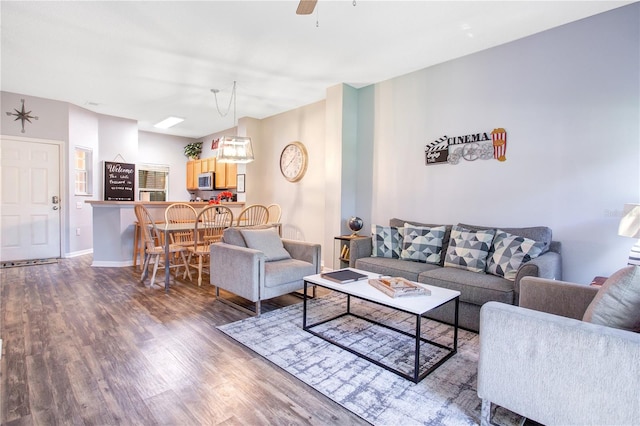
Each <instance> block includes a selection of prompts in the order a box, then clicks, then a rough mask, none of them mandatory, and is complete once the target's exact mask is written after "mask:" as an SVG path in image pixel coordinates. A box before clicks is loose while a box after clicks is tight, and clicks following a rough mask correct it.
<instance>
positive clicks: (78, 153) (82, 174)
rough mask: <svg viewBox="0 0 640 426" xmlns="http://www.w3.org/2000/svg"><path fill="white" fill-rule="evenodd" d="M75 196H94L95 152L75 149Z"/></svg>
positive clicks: (86, 149)
mask: <svg viewBox="0 0 640 426" xmlns="http://www.w3.org/2000/svg"><path fill="white" fill-rule="evenodd" d="M74 164H75V195H93V182H92V176H93V151H92V150H91V149H89V148H79V147H76V148H75V153H74Z"/></svg>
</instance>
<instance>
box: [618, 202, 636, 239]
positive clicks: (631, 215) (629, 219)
mask: <svg viewBox="0 0 640 426" xmlns="http://www.w3.org/2000/svg"><path fill="white" fill-rule="evenodd" d="M618 235H622V236H624V237H631V238H640V204H625V205H624V209H623V211H622V219H621V220H620V226H619V227H618Z"/></svg>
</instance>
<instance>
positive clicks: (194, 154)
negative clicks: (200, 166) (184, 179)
mask: <svg viewBox="0 0 640 426" xmlns="http://www.w3.org/2000/svg"><path fill="white" fill-rule="evenodd" d="M201 153H202V142H191V143H190V144H187V145H186V146H185V147H184V155H186V156H187V157H189V159H190V160H197V159H198V158H199V157H200V154H201Z"/></svg>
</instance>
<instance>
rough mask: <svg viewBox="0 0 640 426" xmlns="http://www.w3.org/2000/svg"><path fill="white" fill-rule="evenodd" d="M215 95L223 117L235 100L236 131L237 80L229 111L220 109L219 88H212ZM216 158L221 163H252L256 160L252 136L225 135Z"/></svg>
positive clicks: (234, 118) (219, 112)
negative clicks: (223, 111)
mask: <svg viewBox="0 0 640 426" xmlns="http://www.w3.org/2000/svg"><path fill="white" fill-rule="evenodd" d="M211 91H212V92H213V95H214V97H215V99H216V108H217V109H218V114H220V116H221V117H226V115H227V114H228V113H229V109H231V102H233V123H234V125H235V127H236V132H237V129H238V123H237V122H236V82H235V81H234V82H233V90H232V92H231V98H230V99H229V106H228V107H227V112H225V113H224V114H223V113H222V111H220V107H219V106H218V92H219V90H217V89H211ZM216 160H217V161H218V162H220V163H239V164H246V163H250V162H252V161H253V160H254V157H253V146H252V145H251V138H250V137H247V136H223V137H221V138H220V142H219V144H218V156H217V157H216Z"/></svg>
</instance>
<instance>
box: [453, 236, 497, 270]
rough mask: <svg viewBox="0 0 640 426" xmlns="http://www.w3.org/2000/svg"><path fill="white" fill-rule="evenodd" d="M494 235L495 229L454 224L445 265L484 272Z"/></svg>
mask: <svg viewBox="0 0 640 426" xmlns="http://www.w3.org/2000/svg"><path fill="white" fill-rule="evenodd" d="M494 235H495V230H493V229H488V230H484V231H480V230H479V231H472V230H469V229H465V228H462V227H460V226H453V228H452V229H451V238H450V239H449V248H448V249H447V253H446V255H445V259H444V266H450V267H453V268H460V269H466V270H468V271H472V272H483V273H484V270H485V267H486V265H487V255H488V254H489V248H490V247H491V242H492V241H493V236H494Z"/></svg>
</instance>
